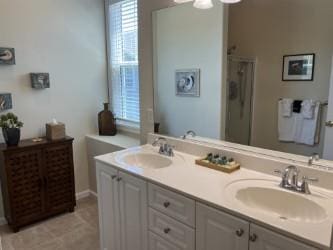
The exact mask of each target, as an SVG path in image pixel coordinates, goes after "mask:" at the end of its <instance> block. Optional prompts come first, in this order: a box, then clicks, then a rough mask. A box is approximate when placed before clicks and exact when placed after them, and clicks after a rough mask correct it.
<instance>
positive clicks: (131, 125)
mask: <svg viewBox="0 0 333 250" xmlns="http://www.w3.org/2000/svg"><path fill="white" fill-rule="evenodd" d="M121 1H124V0H105V1H104V14H105V35H106V37H105V39H106V53H107V55H106V59H107V88H108V102H109V103H110V107H111V111H112V112H113V113H114V110H113V107H112V102H111V98H112V63H111V62H112V61H111V41H110V13H109V6H110V5H111V4H115V3H118V2H121ZM137 1H138V0H137ZM137 12H138V10H137ZM138 22H139V21H138ZM138 40H139V29H138ZM138 44H139V41H138ZM138 69H140V60H139V51H138ZM138 77H139V79H140V72H139V70H138ZM138 103H139V121H138V122H135V121H130V120H126V119H121V118H117V119H116V124H117V127H118V128H119V129H120V130H123V131H126V132H130V133H135V134H139V133H140V120H141V118H140V117H141V105H140V103H141V102H140V80H139V102H138Z"/></svg>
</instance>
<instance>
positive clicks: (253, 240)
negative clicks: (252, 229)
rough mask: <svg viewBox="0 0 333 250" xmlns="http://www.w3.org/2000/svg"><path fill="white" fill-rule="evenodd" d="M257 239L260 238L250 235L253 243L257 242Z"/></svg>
mask: <svg viewBox="0 0 333 250" xmlns="http://www.w3.org/2000/svg"><path fill="white" fill-rule="evenodd" d="M257 238H258V236H257V235H256V234H252V235H250V238H249V240H250V241H252V242H255V241H256V240H257Z"/></svg>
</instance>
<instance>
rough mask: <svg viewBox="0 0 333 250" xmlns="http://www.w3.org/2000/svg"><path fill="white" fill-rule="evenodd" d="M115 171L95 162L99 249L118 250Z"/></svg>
mask: <svg viewBox="0 0 333 250" xmlns="http://www.w3.org/2000/svg"><path fill="white" fill-rule="evenodd" d="M117 174H118V173H117V171H116V170H115V169H113V168H111V167H110V166H106V165H104V164H101V163H98V162H97V163H96V177H97V192H98V214H99V228H100V243H101V250H120V240H119V239H120V230H119V228H120V219H119V199H118V182H117Z"/></svg>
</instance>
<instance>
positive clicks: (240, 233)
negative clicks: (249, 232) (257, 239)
mask: <svg viewBox="0 0 333 250" xmlns="http://www.w3.org/2000/svg"><path fill="white" fill-rule="evenodd" d="M243 234H244V230H243V229H241V228H240V229H237V230H236V235H237V236H238V237H241V236H242V235H243Z"/></svg>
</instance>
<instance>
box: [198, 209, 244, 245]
mask: <svg viewBox="0 0 333 250" xmlns="http://www.w3.org/2000/svg"><path fill="white" fill-rule="evenodd" d="M196 223H197V225H196V250H222V249H225V250H247V249H248V246H249V227H250V224H249V223H248V222H247V221H244V220H241V219H238V218H236V217H234V216H231V215H229V214H226V213H223V212H221V211H219V210H216V209H214V208H211V207H208V206H206V205H203V204H200V203H197V209H196Z"/></svg>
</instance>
